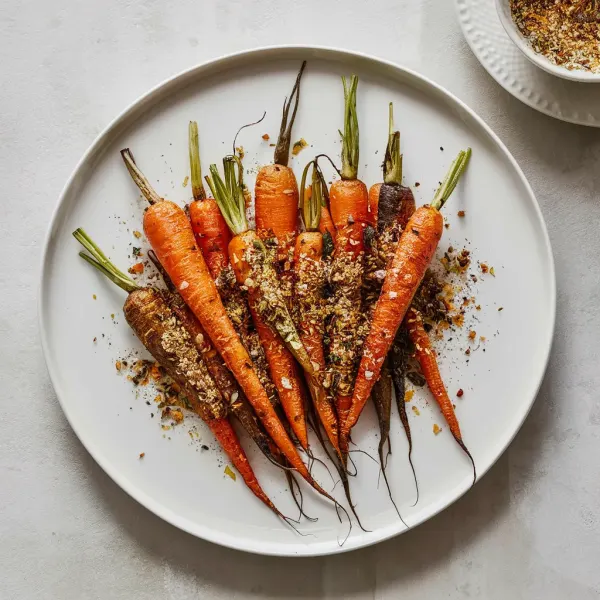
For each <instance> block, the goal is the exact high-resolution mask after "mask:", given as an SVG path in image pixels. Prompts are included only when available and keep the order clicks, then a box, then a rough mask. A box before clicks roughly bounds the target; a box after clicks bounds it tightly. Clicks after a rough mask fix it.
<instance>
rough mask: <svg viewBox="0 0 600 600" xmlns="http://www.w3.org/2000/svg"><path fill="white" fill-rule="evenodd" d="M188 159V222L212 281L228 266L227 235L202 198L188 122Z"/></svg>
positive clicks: (209, 201) (193, 132) (211, 204)
mask: <svg viewBox="0 0 600 600" xmlns="http://www.w3.org/2000/svg"><path fill="white" fill-rule="evenodd" d="M189 155H190V167H191V175H192V176H191V182H192V194H193V196H194V201H193V202H191V203H190V206H189V212H190V221H191V222H192V229H193V230H194V236H195V237H196V243H197V244H198V248H200V250H201V251H202V256H204V260H205V261H206V265H207V266H208V269H209V271H210V273H211V275H212V277H213V279H216V278H217V277H218V276H219V274H220V273H221V271H222V270H223V269H224V268H225V267H226V266H227V264H228V259H227V247H228V246H229V242H230V241H231V234H230V233H229V227H227V223H226V222H225V219H223V215H222V214H221V211H220V210H219V207H218V206H217V203H216V202H215V200H214V199H213V198H207V197H206V192H205V190H204V184H203V181H202V167H201V163H200V147H199V143H198V124H197V123H196V122H195V121H190V125H189Z"/></svg>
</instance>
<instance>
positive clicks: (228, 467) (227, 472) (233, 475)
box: [224, 465, 237, 481]
mask: <svg viewBox="0 0 600 600" xmlns="http://www.w3.org/2000/svg"><path fill="white" fill-rule="evenodd" d="M224 472H225V475H229V477H231V479H233V481H235V480H236V479H237V477H236V475H235V473H234V472H233V471H232V470H231V468H230V466H229V465H226V466H225V471H224Z"/></svg>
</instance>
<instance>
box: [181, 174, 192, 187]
mask: <svg viewBox="0 0 600 600" xmlns="http://www.w3.org/2000/svg"><path fill="white" fill-rule="evenodd" d="M189 180H190V177H189V175H186V176H185V177H184V178H183V184H182V185H183V187H187V184H188V181H189Z"/></svg>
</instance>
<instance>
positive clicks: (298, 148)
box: [292, 138, 308, 156]
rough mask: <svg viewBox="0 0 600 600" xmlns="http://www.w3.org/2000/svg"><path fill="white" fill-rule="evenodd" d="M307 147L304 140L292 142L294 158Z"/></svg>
mask: <svg viewBox="0 0 600 600" xmlns="http://www.w3.org/2000/svg"><path fill="white" fill-rule="evenodd" d="M307 146H308V142H307V141H306V140H305V139H304V138H300V139H299V140H298V141H297V142H294V145H293V146H292V154H293V155H294V156H298V154H300V152H302V150H304V148H306V147H307Z"/></svg>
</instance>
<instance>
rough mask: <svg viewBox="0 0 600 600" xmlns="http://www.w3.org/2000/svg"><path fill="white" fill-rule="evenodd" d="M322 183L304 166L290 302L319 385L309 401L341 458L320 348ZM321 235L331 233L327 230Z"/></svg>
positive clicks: (315, 171) (322, 312)
mask: <svg viewBox="0 0 600 600" xmlns="http://www.w3.org/2000/svg"><path fill="white" fill-rule="evenodd" d="M311 165H312V169H313V170H312V185H311V186H310V187H309V188H306V185H305V183H306V176H307V173H308V169H309V167H310V166H311ZM324 187H325V183H324V181H323V176H322V175H321V173H320V171H319V168H318V166H317V164H316V162H315V161H311V162H310V163H308V164H307V165H306V168H305V169H304V173H303V175H302V185H301V193H302V202H301V205H300V206H301V215H302V220H303V222H304V228H305V231H304V232H302V233H300V234H299V235H298V237H297V238H296V248H295V253H294V272H295V284H294V301H295V304H296V311H295V313H294V315H295V317H296V323H297V329H298V334H299V335H300V341H301V342H302V343H303V344H304V347H305V348H306V351H307V352H308V355H309V358H310V361H311V363H312V365H313V367H314V369H315V371H316V373H317V378H318V379H319V380H320V382H321V384H322V386H321V387H320V388H319V389H318V390H316V392H317V393H316V394H313V402H314V405H315V410H316V413H317V416H318V417H319V420H320V422H321V424H322V425H323V428H324V429H325V433H326V435H327V439H328V440H329V442H330V443H331V445H332V446H333V448H334V449H335V451H336V453H337V454H338V455H339V456H340V458H341V452H340V446H339V440H338V421H337V415H336V413H335V409H334V406H333V402H332V399H331V397H330V396H329V395H328V394H327V392H326V388H329V387H330V382H329V381H326V375H327V365H326V362H325V352H324V349H323V336H324V333H325V331H324V322H325V315H326V310H327V306H326V299H325V294H324V292H325V264H324V262H323V260H322V259H323V238H324V236H323V234H322V233H321V232H320V231H319V223H320V217H321V214H322V213H321V208H322V205H323V189H324ZM325 235H329V236H330V237H331V234H330V233H329V231H327V232H326V234H325Z"/></svg>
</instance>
